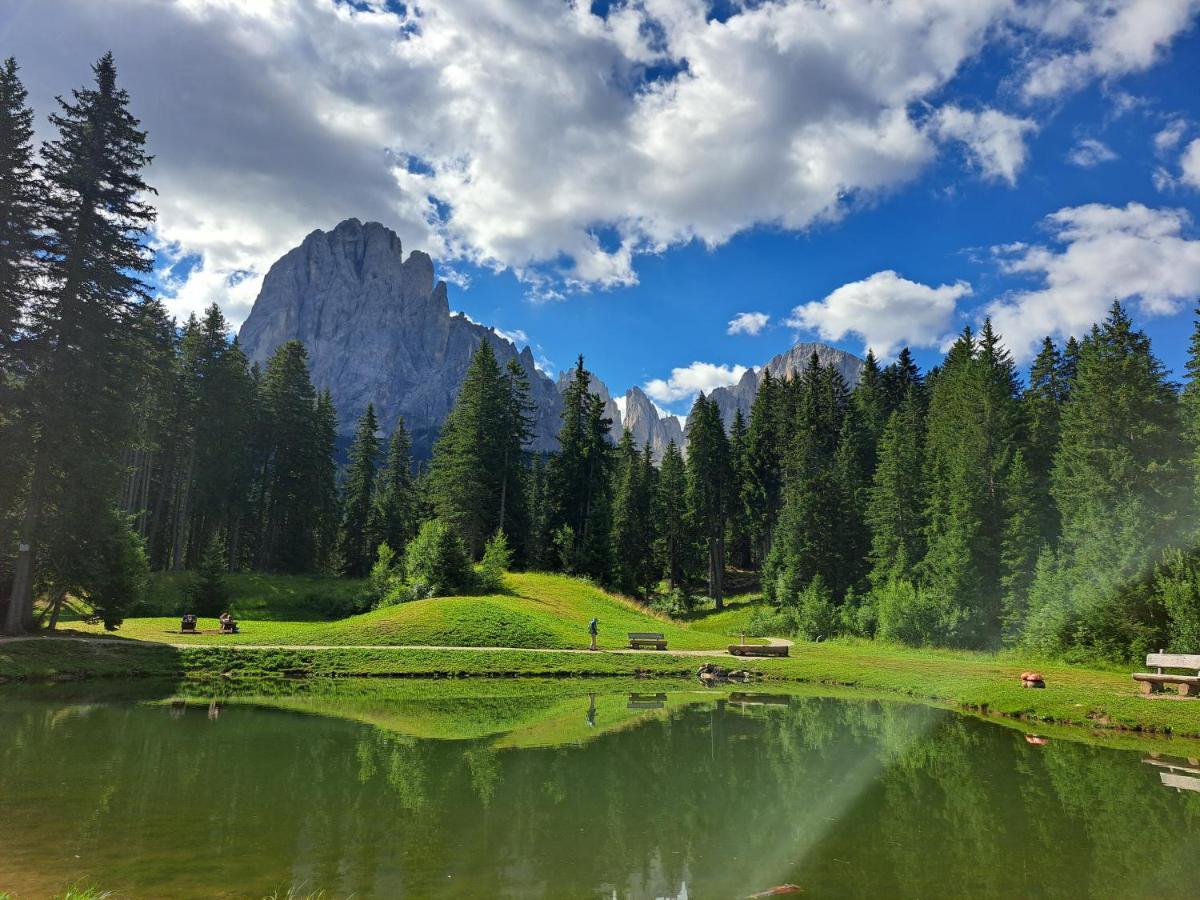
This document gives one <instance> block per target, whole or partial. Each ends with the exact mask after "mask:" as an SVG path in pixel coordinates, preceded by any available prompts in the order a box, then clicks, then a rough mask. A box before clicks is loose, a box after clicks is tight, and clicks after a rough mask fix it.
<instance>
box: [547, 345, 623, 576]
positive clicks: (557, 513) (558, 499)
mask: <svg viewBox="0 0 1200 900" xmlns="http://www.w3.org/2000/svg"><path fill="white" fill-rule="evenodd" d="M562 420H563V424H562V428H561V429H560V430H559V433H558V443H559V451H558V453H556V454H555V455H554V456H553V457H552V458H551V460H550V464H549V470H548V472H547V482H548V483H547V491H548V504H547V505H548V508H549V522H548V525H549V529H550V533H551V534H553V535H556V536H557V539H558V540H560V541H566V542H568V544H569V546H567V547H560V552H562V551H565V552H566V553H567V555H568V556H569V557H570V558H569V560H567V563H568V566H569V568H570V569H571V570H572V571H574V572H576V573H579V574H584V575H591V576H592V577H594V578H599V579H603V578H606V577H607V575H608V572H609V552H610V549H611V547H610V525H611V501H612V479H611V477H610V475H609V471H610V467H611V464H612V463H611V448H610V446H609V438H608V434H609V430H610V428H611V427H612V420H611V419H609V418H608V417H606V416H605V415H604V403H603V401H602V400H601V399H600V397H599V396H598V395H596V394H593V393H592V392H591V377H590V375H589V374H588V371H587V370H586V369H585V368H584V366H583V357H582V356H580V357H579V360H578V362H577V363H576V366H575V373H574V375H573V377H572V378H571V381H570V383H569V384H568V385H567V389H566V391H564V392H563V411H562Z"/></svg>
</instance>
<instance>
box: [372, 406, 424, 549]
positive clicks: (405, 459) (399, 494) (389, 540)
mask: <svg viewBox="0 0 1200 900" xmlns="http://www.w3.org/2000/svg"><path fill="white" fill-rule="evenodd" d="M416 533H417V498H416V480H415V478H414V477H413V471H412V444H411V443H410V441H409V439H408V432H407V431H406V430H405V428H404V418H403V416H401V417H399V418H397V419H396V427H395V428H394V429H393V430H392V437H391V439H390V440H389V441H388V447H387V460H386V461H385V463H384V466H383V470H382V471H381V472H380V473H379V478H378V489H377V490H376V491H375V497H374V501H373V503H372V511H371V524H370V536H371V544H372V545H373V546H374V547H378V546H379V545H380V544H387V545H388V546H389V547H391V548H392V549H393V550H395V551H396V552H397V553H403V551H404V548H405V547H406V546H408V542H409V541H411V540H412V539H413V538H414V537H415V536H416Z"/></svg>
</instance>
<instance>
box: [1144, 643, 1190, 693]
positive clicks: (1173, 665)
mask: <svg viewBox="0 0 1200 900" xmlns="http://www.w3.org/2000/svg"><path fill="white" fill-rule="evenodd" d="M1151 666H1153V667H1154V671H1153V672H1134V673H1133V680H1134V681H1138V682H1141V686H1142V693H1143V694H1154V693H1157V692H1159V691H1161V690H1162V689H1163V688H1164V687H1165V686H1166V685H1172V686H1174V688H1175V690H1176V691H1178V692H1179V696H1180V697H1195V696H1196V695H1197V694H1200V654H1195V653H1163V652H1161V651H1159V652H1158V653H1147V654H1146V668H1150V667H1151ZM1163 669H1190V670H1191V672H1192V674H1190V675H1172V674H1170V673H1169V672H1163Z"/></svg>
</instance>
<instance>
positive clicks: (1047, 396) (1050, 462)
mask: <svg viewBox="0 0 1200 900" xmlns="http://www.w3.org/2000/svg"><path fill="white" fill-rule="evenodd" d="M1066 399H1067V384H1066V376H1065V372H1064V363H1063V358H1062V354H1060V353H1059V352H1058V348H1057V347H1056V346H1055V345H1054V341H1052V340H1051V339H1050V338H1049V337H1047V338H1045V339H1044V340H1043V341H1042V349H1041V350H1040V351H1039V352H1038V355H1037V357H1036V358H1035V359H1034V361H1033V366H1032V367H1031V368H1030V370H1029V386H1028V387H1027V388H1026V389H1025V393H1024V395H1023V396H1022V398H1021V406H1022V410H1023V413H1024V417H1025V422H1026V427H1027V433H1028V440H1027V442H1026V446H1027V447H1028V450H1027V452H1026V454H1025V462H1026V463H1027V466H1028V470H1029V475H1030V477H1031V478H1032V479H1033V487H1032V492H1033V494H1032V496H1033V503H1034V507H1035V509H1034V518H1035V522H1034V524H1035V526H1036V527H1037V529H1038V534H1039V535H1040V539H1039V543H1046V544H1051V545H1053V544H1054V543H1055V542H1056V541H1057V540H1058V509H1057V508H1056V507H1055V505H1054V500H1053V498H1052V497H1051V496H1050V472H1051V470H1052V469H1053V467H1054V455H1055V454H1056V453H1057V452H1058V444H1059V439H1060V426H1059V420H1060V418H1061V415H1062V405H1063V403H1064V402H1066Z"/></svg>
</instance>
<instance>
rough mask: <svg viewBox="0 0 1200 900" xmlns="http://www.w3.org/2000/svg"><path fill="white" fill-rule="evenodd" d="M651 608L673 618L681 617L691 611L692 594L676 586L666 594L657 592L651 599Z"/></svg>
mask: <svg viewBox="0 0 1200 900" xmlns="http://www.w3.org/2000/svg"><path fill="white" fill-rule="evenodd" d="M650 608H651V609H653V610H654V611H655V612H660V613H662V614H663V615H666V616H671V618H673V619H679V618H682V617H683V616H686V615H687V614H688V613H689V612H691V610H692V596H691V594H689V593H688V592H687V591H685V590H683V589H682V588H674V589H672V590H669V591H667V592H666V593H665V594H655V595H654V596H653V597H652V598H651V600H650Z"/></svg>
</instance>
